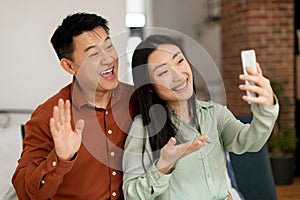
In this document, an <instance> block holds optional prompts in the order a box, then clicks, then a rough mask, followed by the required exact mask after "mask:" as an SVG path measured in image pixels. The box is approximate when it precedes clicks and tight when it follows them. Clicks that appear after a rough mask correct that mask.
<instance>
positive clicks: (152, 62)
mask: <svg viewBox="0 0 300 200" xmlns="http://www.w3.org/2000/svg"><path fill="white" fill-rule="evenodd" d="M148 70H149V77H150V81H151V84H152V87H153V89H154V90H155V92H156V93H157V95H158V96H159V97H160V98H161V99H163V100H165V101H167V102H168V103H175V102H179V101H186V100H188V99H189V98H190V97H191V96H192V94H193V74H192V71H191V67H190V65H189V63H188V62H187V60H186V58H185V57H184V55H183V54H182V52H181V50H180V49H179V48H178V47H177V46H175V45H173V44H162V45H159V46H158V48H157V49H156V50H155V51H154V52H152V53H151V54H150V56H149V57H148Z"/></svg>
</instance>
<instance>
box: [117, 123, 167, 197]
mask: <svg viewBox="0 0 300 200" xmlns="http://www.w3.org/2000/svg"><path fill="white" fill-rule="evenodd" d="M143 141H144V128H143V125H142V119H141V118H140V117H136V118H135V120H134V122H133V124H132V127H131V129H130V132H129V135H128V137H127V140H126V143H125V152H124V157H123V170H124V178H123V192H124V197H125V199H145V200H150V199H154V198H155V197H156V196H159V195H160V194H162V193H163V192H164V191H165V190H166V189H167V187H168V185H169V179H170V177H171V176H172V173H170V174H162V173H160V172H159V171H158V169H157V168H156V166H155V163H156V161H153V157H152V152H151V147H150V144H149V141H148V139H147V140H146V150H145V152H144V156H143ZM142 159H143V160H144V162H142ZM143 163H144V166H143ZM144 167H145V169H144ZM145 170H146V171H145Z"/></svg>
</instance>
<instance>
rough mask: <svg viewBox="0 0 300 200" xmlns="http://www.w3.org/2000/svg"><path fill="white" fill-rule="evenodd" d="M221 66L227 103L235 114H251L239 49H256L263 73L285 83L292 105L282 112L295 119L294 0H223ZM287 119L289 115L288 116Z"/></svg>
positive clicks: (271, 78) (284, 107)
mask: <svg viewBox="0 0 300 200" xmlns="http://www.w3.org/2000/svg"><path fill="white" fill-rule="evenodd" d="M221 10H222V17H221V25H222V54H223V58H222V68H223V79H224V84H225V89H226V95H227V105H228V107H229V108H230V109H231V110H232V112H233V113H234V114H235V115H249V114H250V111H249V105H248V104H247V103H246V102H244V101H243V100H241V96H242V95H243V94H244V93H243V92H241V91H239V89H238V85H239V84H241V81H240V80H239V79H238V75H239V74H240V73H242V68H241V60H240V51H241V50H244V49H255V51H256V57H257V61H258V62H259V63H260V65H261V67H262V69H263V72H264V75H265V76H266V77H268V78H269V79H270V80H271V82H272V81H281V82H283V83H284V88H285V93H286V95H287V96H288V98H289V99H290V103H291V105H288V106H286V105H281V107H282V110H281V112H282V114H283V115H289V118H290V119H292V120H294V113H295V106H294V58H295V56H294V1H292V0H221ZM286 119H288V118H286Z"/></svg>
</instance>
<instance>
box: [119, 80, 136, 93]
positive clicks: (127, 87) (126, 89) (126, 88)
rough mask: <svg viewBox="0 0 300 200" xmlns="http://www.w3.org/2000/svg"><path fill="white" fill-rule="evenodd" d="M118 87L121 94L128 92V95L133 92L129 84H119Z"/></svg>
mask: <svg viewBox="0 0 300 200" xmlns="http://www.w3.org/2000/svg"><path fill="white" fill-rule="evenodd" d="M118 87H120V90H121V91H122V92H130V93H133V92H134V87H133V85H130V84H128V83H125V82H119V84H118Z"/></svg>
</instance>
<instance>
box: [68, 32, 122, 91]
mask: <svg viewBox="0 0 300 200" xmlns="http://www.w3.org/2000/svg"><path fill="white" fill-rule="evenodd" d="M73 40H74V47H75V48H74V49H75V50H74V52H73V61H72V67H73V69H74V71H75V76H76V78H77V80H78V81H79V83H80V86H81V87H82V89H85V90H89V91H92V90H94V91H95V92H97V91H100V92H105V91H111V90H113V89H114V88H115V87H116V86H117V84H118V55H117V52H116V50H115V48H114V46H113V44H112V41H111V39H110V38H109V36H108V35H107V33H106V32H105V30H104V29H103V28H102V27H96V28H95V29H93V30H92V31H86V32H83V33H82V34H80V35H78V36H75V37H74V38H73Z"/></svg>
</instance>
